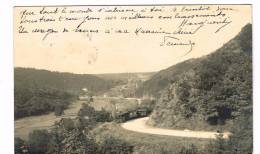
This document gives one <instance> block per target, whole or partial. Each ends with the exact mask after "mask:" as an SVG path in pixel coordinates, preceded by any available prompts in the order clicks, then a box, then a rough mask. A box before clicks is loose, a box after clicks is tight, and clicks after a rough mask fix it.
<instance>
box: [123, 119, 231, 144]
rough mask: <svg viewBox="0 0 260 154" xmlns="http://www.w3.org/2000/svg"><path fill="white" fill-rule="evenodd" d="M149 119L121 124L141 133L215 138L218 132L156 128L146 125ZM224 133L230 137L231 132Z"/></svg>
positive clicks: (225, 136) (125, 127)
mask: <svg viewBox="0 0 260 154" xmlns="http://www.w3.org/2000/svg"><path fill="white" fill-rule="evenodd" d="M147 120H149V117H144V118H139V119H135V120H131V121H128V122H126V123H123V124H121V126H122V127H123V128H124V129H127V130H130V131H135V132H140V133H146V134H156V135H167V136H178V137H190V138H208V139H215V138H216V135H217V134H218V133H217V132H207V131H190V130H173V129H163V128H155V127H151V126H148V125H146V122H147ZM223 135H224V136H223V137H224V138H228V136H229V135H230V133H229V132H224V133H223Z"/></svg>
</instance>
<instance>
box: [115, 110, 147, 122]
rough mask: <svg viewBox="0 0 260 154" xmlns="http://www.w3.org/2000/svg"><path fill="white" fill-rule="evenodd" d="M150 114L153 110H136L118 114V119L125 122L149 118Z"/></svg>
mask: <svg viewBox="0 0 260 154" xmlns="http://www.w3.org/2000/svg"><path fill="white" fill-rule="evenodd" d="M150 113H151V110H149V109H148V108H137V109H136V110H131V111H126V112H119V113H117V119H118V121H119V122H125V121H128V120H131V119H135V118H141V117H145V116H148V115H149V114H150Z"/></svg>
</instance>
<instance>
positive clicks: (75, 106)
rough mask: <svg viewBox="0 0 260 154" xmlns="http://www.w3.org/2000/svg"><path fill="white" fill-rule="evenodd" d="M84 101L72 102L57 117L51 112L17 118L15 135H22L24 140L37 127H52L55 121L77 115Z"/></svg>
mask: <svg viewBox="0 0 260 154" xmlns="http://www.w3.org/2000/svg"><path fill="white" fill-rule="evenodd" d="M82 103H84V101H76V102H74V103H72V104H71V105H70V106H69V108H68V109H66V110H65V111H64V115H62V116H59V117H56V116H55V115H54V113H53V112H52V113H49V114H46V115H40V116H30V117H25V118H22V119H19V120H15V133H14V135H15V137H20V138H22V139H24V140H27V139H28V135H29V133H30V132H32V131H33V130H36V129H50V128H51V127H52V126H53V124H54V123H55V121H59V120H60V119H61V118H66V117H69V118H73V117H75V116H76V115H77V113H78V111H79V109H80V108H81V104H82Z"/></svg>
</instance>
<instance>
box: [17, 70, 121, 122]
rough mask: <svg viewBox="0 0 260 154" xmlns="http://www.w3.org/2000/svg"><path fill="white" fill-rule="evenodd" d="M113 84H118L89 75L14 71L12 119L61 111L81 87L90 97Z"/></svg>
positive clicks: (45, 71)
mask: <svg viewBox="0 0 260 154" xmlns="http://www.w3.org/2000/svg"><path fill="white" fill-rule="evenodd" d="M116 83H118V82H111V81H108V80H104V79H101V78H99V77H96V76H93V75H80V74H71V73H60V72H51V71H47V70H37V69H31V68H15V69H14V85H15V86H14V111H15V118H16V119H17V118H20V117H24V116H30V115H40V114H44V113H47V112H50V111H54V110H63V109H64V108H66V107H67V106H68V105H69V102H70V101H72V100H73V99H75V98H76V96H77V95H78V94H79V93H80V92H81V89H82V88H87V89H88V90H89V91H90V92H91V93H92V94H100V93H103V92H104V91H106V90H108V89H110V88H112V87H113V86H114V85H115V84H116ZM60 112H62V111H60Z"/></svg>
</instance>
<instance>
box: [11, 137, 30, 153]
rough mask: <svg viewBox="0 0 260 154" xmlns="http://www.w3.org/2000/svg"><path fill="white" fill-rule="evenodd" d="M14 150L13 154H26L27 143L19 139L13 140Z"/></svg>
mask: <svg viewBox="0 0 260 154" xmlns="http://www.w3.org/2000/svg"><path fill="white" fill-rule="evenodd" d="M14 150H15V154H26V153H28V146H27V143H26V142H25V141H24V140H22V139H20V138H15V139H14Z"/></svg>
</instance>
